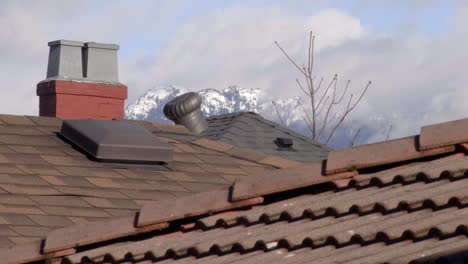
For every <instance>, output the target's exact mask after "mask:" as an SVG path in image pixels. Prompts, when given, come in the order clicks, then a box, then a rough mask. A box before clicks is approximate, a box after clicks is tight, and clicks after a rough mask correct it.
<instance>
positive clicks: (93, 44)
mask: <svg viewBox="0 0 468 264" xmlns="http://www.w3.org/2000/svg"><path fill="white" fill-rule="evenodd" d="M84 45H85V46H86V47H87V48H97V49H110V50H118V49H119V48H120V47H119V45H117V44H104V43H96V42H86V43H85V44H84Z"/></svg>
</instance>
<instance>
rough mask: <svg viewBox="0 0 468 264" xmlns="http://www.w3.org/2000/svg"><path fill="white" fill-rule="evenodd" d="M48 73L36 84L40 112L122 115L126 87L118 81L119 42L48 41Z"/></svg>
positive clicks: (65, 115)
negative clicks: (117, 43)
mask: <svg viewBox="0 0 468 264" xmlns="http://www.w3.org/2000/svg"><path fill="white" fill-rule="evenodd" d="M49 47H50V51H49V63H48V65H47V77H46V79H45V80H43V81H41V82H39V83H38V84H37V90H36V93H37V95H38V96H39V115H40V116H53V117H62V118H76V119H89V118H91V119H123V118H124V101H125V99H127V87H126V86H125V85H123V84H121V83H119V81H118V68H117V50H118V49H119V46H118V45H115V44H102V43H95V42H87V43H84V42H80V41H71V40H57V41H51V42H49Z"/></svg>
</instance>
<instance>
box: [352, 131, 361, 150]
mask: <svg viewBox="0 0 468 264" xmlns="http://www.w3.org/2000/svg"><path fill="white" fill-rule="evenodd" d="M359 132H361V129H360V128H359V129H358V131H357V132H356V134H355V135H354V137H353V140H352V141H351V145H350V147H354V144H356V138H357V137H358V135H359Z"/></svg>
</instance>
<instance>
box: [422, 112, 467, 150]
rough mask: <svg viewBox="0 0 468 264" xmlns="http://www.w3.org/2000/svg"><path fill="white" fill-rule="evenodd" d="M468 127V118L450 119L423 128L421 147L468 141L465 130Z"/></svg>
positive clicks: (427, 147) (426, 147)
mask: <svg viewBox="0 0 468 264" xmlns="http://www.w3.org/2000/svg"><path fill="white" fill-rule="evenodd" d="M467 129H468V119H461V120H456V121H450V122H446V123H441V124H435V125H429V126H424V127H422V128H421V136H420V143H419V144H420V149H421V150H428V149H432V148H437V147H442V146H449V145H454V144H458V143H464V142H468V136H467V135H466V133H465V131H467Z"/></svg>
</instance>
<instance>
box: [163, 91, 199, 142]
mask: <svg viewBox="0 0 468 264" xmlns="http://www.w3.org/2000/svg"><path fill="white" fill-rule="evenodd" d="M201 103H202V102H201V98H200V96H199V95H198V94H197V93H194V92H189V93H185V94H182V95H179V96H177V97H176V98H174V99H173V100H172V101H170V102H168V103H167V104H166V105H165V106H164V115H165V116H166V117H167V118H169V119H170V120H172V121H174V123H176V124H180V125H184V126H185V127H186V128H187V129H189V130H190V131H192V133H194V134H197V135H198V134H200V133H202V132H203V131H205V130H206V129H207V128H208V122H206V119H205V117H204V116H203V114H202V112H201V110H200V106H201Z"/></svg>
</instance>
